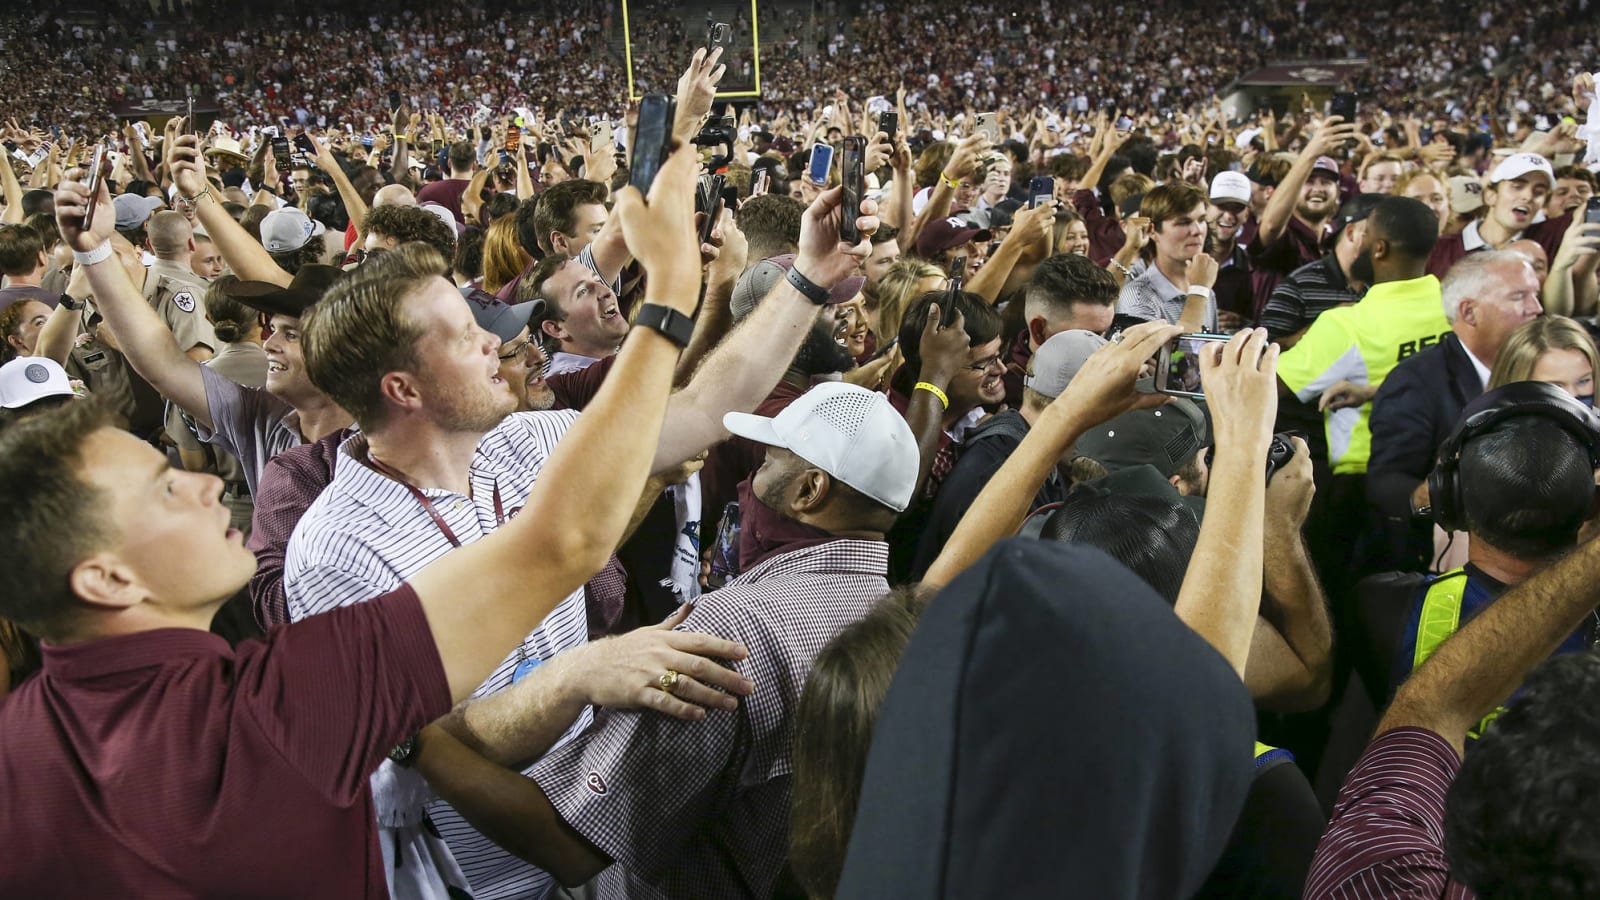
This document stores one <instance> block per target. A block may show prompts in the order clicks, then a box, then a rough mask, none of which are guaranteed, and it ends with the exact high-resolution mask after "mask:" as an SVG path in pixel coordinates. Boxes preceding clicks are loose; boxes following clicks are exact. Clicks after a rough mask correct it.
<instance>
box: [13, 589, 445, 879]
mask: <svg viewBox="0 0 1600 900" xmlns="http://www.w3.org/2000/svg"><path fill="white" fill-rule="evenodd" d="M43 655H44V670H43V671H42V672H40V673H39V674H38V675H36V676H34V677H33V678H31V679H29V680H28V681H26V682H24V683H23V684H22V686H21V687H19V688H18V689H17V690H16V692H15V693H13V694H12V695H11V696H10V697H9V698H8V699H7V700H6V702H5V703H4V704H3V705H0V796H4V797H5V798H6V802H7V804H8V805H7V809H6V815H5V816H3V817H0V846H4V847H5V848H6V849H5V852H6V859H5V863H4V864H3V865H0V896H4V897H39V896H46V895H50V896H57V895H64V894H71V895H73V896H79V897H239V896H247V895H248V896H255V897H298V898H307V897H318V898H320V897H326V898H330V900H334V898H352V897H366V898H371V900H382V898H387V897H388V896H389V887H388V882H387V880H386V878H385V875H384V870H383V857H382V854H381V853H380V852H379V849H378V839H377V822H376V819H375V818H374V816H373V811H372V792H371V788H370V787H369V783H368V776H369V775H370V774H371V773H372V771H373V770H374V769H375V768H376V767H377V765H378V763H379V762H380V761H381V760H382V759H383V758H384V755H385V753H387V752H388V750H389V748H390V747H393V746H394V745H395V744H397V743H399V742H400V741H402V740H404V739H405V738H406V737H407V736H408V735H411V734H414V733H415V732H416V731H417V730H418V729H420V728H422V726H424V725H426V724H427V723H428V722H430V721H432V720H433V719H436V718H438V717H439V716H442V715H444V714H445V713H446V712H449V710H450V691H449V686H448V684H447V683H446V681H445V674H444V667H443V665H442V664H441V662H440V660H439V652H438V650H437V649H436V648H435V646H434V642H433V635H432V632H431V631H430V630H429V628H428V622H427V619H426V618H425V617H424V615H423V612H422V605H421V603H420V602H418V600H417V595H416V593H415V592H414V591H412V590H411V588H410V587H409V586H408V585H401V586H400V587H399V588H398V589H396V590H395V591H393V592H391V593H389V594H386V595H384V596H382V597H379V598H377V599H376V600H374V601H372V602H370V603H357V604H355V605H353V606H347V607H344V608H341V609H338V610H334V611H333V612H329V613H325V614H323V615H320V616H312V617H311V618H309V619H306V620H305V621H303V622H297V623H295V624H292V625H287V626H284V627H282V628H279V629H276V630H275V631H273V632H272V634H271V635H269V636H268V637H267V638H266V639H265V640H261V641H256V640H251V641H245V642H243V643H241V644H240V645H239V647H238V648H237V649H233V648H230V647H229V646H228V643H227V642H226V641H224V640H223V639H222V638H220V637H217V636H216V635H214V634H210V633H208V632H205V631H200V630H198V629H186V628H164V629H159V630H155V631H145V632H140V633H138V634H130V635H124V636H120V637H110V638H102V639H100V640H96V641H91V642H89V643H86V644H79V645H76V646H71V647H52V646H49V645H45V646H44V648H43Z"/></svg>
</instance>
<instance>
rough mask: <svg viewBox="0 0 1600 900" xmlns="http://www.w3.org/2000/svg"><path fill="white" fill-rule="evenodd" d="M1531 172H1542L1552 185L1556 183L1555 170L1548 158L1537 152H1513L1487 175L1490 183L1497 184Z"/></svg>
mask: <svg viewBox="0 0 1600 900" xmlns="http://www.w3.org/2000/svg"><path fill="white" fill-rule="evenodd" d="M1532 172H1542V173H1544V177H1545V178H1547V179H1549V182H1548V183H1549V184H1551V185H1552V186H1553V185H1554V184H1555V183H1556V170H1555V169H1554V168H1553V167H1552V166H1551V165H1550V160H1548V159H1545V158H1544V157H1542V156H1540V155H1539V154H1537V153H1513V154H1511V155H1510V156H1508V157H1506V158H1505V159H1504V160H1502V161H1501V162H1500V164H1499V165H1498V166H1495V167H1494V172H1493V173H1492V174H1491V175H1490V176H1489V183H1490V184H1499V183H1500V182H1502V181H1510V180H1511V179H1513V178H1521V177H1522V176H1524V175H1527V174H1530V173H1532Z"/></svg>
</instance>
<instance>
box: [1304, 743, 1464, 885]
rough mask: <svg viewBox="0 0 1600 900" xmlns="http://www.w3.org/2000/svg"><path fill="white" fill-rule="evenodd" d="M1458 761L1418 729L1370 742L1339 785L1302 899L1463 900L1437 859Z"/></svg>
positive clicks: (1445, 745) (1441, 855) (1451, 750)
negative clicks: (1448, 797) (1337, 797)
mask: <svg viewBox="0 0 1600 900" xmlns="http://www.w3.org/2000/svg"><path fill="white" fill-rule="evenodd" d="M1459 768H1461V756H1460V755H1459V754H1457V753H1456V751H1455V748H1453V747H1451V746H1450V745H1449V743H1447V742H1446V741H1445V739H1444V738H1442V737H1440V736H1439V735H1437V734H1434V733H1433V732H1431V731H1428V730H1426V729H1422V728H1396V729H1394V730H1393V731H1386V732H1384V733H1383V734H1380V735H1378V737H1377V738H1375V739H1374V740H1373V742H1372V744H1371V746H1369V747H1367V751H1366V752H1365V753H1363V754H1362V755H1361V760H1360V762H1357V763H1356V767H1355V768H1354V769H1352V770H1351V772H1350V775H1349V777H1348V778H1346V779H1345V782H1344V787H1343V788H1342V789H1341V790H1340V791H1339V800H1338V802H1337V803H1335V804H1334V807H1333V819H1332V821H1330V822H1329V823H1328V830H1327V832H1325V833H1324V834H1323V835H1322V842H1321V843H1320V844H1318V845H1317V855H1316V858H1315V859H1314V860H1312V862H1311V874H1310V876H1309V877H1308V878H1307V879H1306V892H1305V896H1306V897H1307V898H1310V900H1334V898H1360V900H1379V898H1386V900H1388V898H1412V900H1422V898H1427V900H1471V898H1473V897H1475V896H1476V895H1475V894H1474V893H1473V892H1472V891H1471V890H1470V889H1469V888H1467V887H1466V886H1465V885H1463V884H1460V883H1459V882H1457V881H1455V880H1454V879H1452V878H1451V877H1450V864H1449V863H1448V862H1446V861H1445V857H1444V798H1445V794H1446V793H1448V792H1449V790H1450V782H1451V781H1453V780H1455V776H1456V770H1457V769H1459Z"/></svg>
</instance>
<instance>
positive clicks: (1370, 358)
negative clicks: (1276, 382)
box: [1278, 275, 1450, 475]
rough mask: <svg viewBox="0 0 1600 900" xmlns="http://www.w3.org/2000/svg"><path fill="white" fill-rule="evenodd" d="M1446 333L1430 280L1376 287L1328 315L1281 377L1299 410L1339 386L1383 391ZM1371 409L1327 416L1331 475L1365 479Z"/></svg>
mask: <svg viewBox="0 0 1600 900" xmlns="http://www.w3.org/2000/svg"><path fill="white" fill-rule="evenodd" d="M1449 333H1450V323H1449V322H1447V321H1446V320H1445V317H1444V306H1443V302H1442V300H1441V298H1440V294H1439V279H1437V278H1434V277H1433V276H1432V275H1424V276H1422V277H1421V278H1412V279H1409V280H1406V281H1387V282H1383V283H1382V284H1375V285H1373V286H1372V287H1371V288H1369V289H1368V290H1367V294H1366V296H1365V297H1364V298H1363V299H1362V301H1361V302H1360V303H1357V304H1356V305H1354V306H1341V307H1337V308H1335V309H1330V310H1328V311H1327V312H1325V313H1323V314H1322V315H1321V316H1319V317H1318V318H1317V320H1316V322H1314V323H1312V325H1311V327H1310V328H1309V329H1307V330H1306V333H1305V336H1304V337H1302V338H1301V339H1300V342H1299V343H1297V344H1295V345H1294V346H1293V347H1291V348H1289V350H1288V351H1286V352H1285V353H1284V354H1283V356H1282V357H1281V358H1280V359H1279V360H1278V377H1279V378H1280V379H1282V380H1283V383H1284V384H1285V385H1287V386H1288V388H1289V390H1291V391H1293V392H1294V395H1295V396H1296V397H1298V398H1299V399H1300V402H1302V403H1310V402H1311V401H1313V400H1314V399H1316V398H1318V397H1319V396H1321V394H1322V392H1323V391H1325V390H1327V389H1328V388H1330V387H1332V386H1333V385H1335V384H1337V383H1338V382H1340V381H1349V382H1352V383H1354V384H1361V385H1381V384H1383V379H1384V377H1385V376H1387V375H1388V374H1389V372H1390V370H1392V369H1393V368H1394V367H1395V366H1396V365H1398V364H1399V363H1400V361H1401V360H1403V359H1405V358H1406V357H1408V356H1412V355H1414V354H1416V353H1419V352H1421V351H1423V350H1426V349H1428V348H1429V347H1432V346H1433V345H1434V344H1437V343H1438V342H1439V341H1441V340H1443V339H1444V338H1445V336H1446V335H1448V334H1449ZM1371 416H1372V404H1371V403H1365V404H1362V406H1360V407H1359V408H1354V407H1352V408H1346V409H1340V410H1335V411H1333V412H1330V413H1328V414H1327V431H1328V455H1329V459H1330V461H1331V462H1332V463H1333V472H1334V474H1336V475H1348V474H1354V475H1359V474H1364V473H1365V472H1366V471H1367V459H1368V458H1369V457H1370V456H1371V455H1372V432H1371V430H1370V428H1369V425H1368V421H1369V419H1370V418H1371Z"/></svg>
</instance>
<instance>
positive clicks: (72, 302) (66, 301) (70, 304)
mask: <svg viewBox="0 0 1600 900" xmlns="http://www.w3.org/2000/svg"><path fill="white" fill-rule="evenodd" d="M60 303H61V305H62V306H65V307H66V308H67V309H70V310H72V311H73V312H77V311H78V310H81V309H83V301H82V300H77V299H74V298H73V296H72V295H71V294H62V295H61V301H60Z"/></svg>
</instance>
